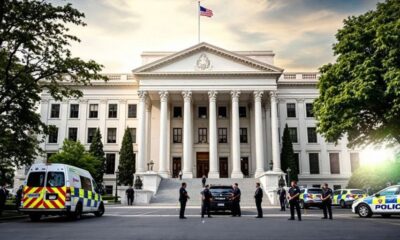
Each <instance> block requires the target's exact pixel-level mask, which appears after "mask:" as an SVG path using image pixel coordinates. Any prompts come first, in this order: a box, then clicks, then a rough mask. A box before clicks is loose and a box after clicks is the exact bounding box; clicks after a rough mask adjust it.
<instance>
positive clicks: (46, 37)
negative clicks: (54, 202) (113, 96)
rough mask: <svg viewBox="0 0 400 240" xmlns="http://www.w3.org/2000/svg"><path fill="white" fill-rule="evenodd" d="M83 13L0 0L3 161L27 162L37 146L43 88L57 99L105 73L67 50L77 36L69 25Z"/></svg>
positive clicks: (42, 129)
mask: <svg viewBox="0 0 400 240" xmlns="http://www.w3.org/2000/svg"><path fill="white" fill-rule="evenodd" d="M83 18H84V14H83V13H81V12H79V11H78V10H76V9H74V8H73V7H72V6H71V4H66V5H62V6H54V5H52V4H51V3H49V2H48V1H41V0H29V1H28V0H0V160H1V161H3V162H7V165H10V166H15V167H19V166H21V165H25V164H26V165H30V164H31V163H32V161H33V160H34V159H35V158H36V157H37V155H38V154H40V152H41V151H40V150H41V149H40V147H39V143H40V142H41V141H43V139H42V138H38V136H43V135H44V134H46V133H47V132H48V128H47V126H46V125H45V124H44V123H43V122H41V120H40V116H39V114H38V113H37V106H38V105H39V101H40V94H41V93H42V92H43V91H47V92H48V93H49V94H50V95H51V96H52V97H53V98H54V99H56V100H61V99H62V98H63V97H80V96H81V95H82V93H81V92H80V91H79V90H78V89H76V88H73V87H71V85H87V84H90V80H92V79H93V80H95V79H96V80H97V79H104V77H102V76H100V75H99V71H100V70H101V68H102V66H101V65H99V64H97V63H96V62H94V61H83V60H81V59H80V58H77V57H73V56H72V54H71V51H70V44H71V43H72V42H79V39H78V38H77V37H76V36H73V35H71V34H70V33H69V29H68V27H67V25H69V26H72V25H76V26H85V23H84V22H83V20H82V19H83ZM67 82H68V83H69V84H66V83H67Z"/></svg>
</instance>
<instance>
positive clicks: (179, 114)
mask: <svg viewBox="0 0 400 240" xmlns="http://www.w3.org/2000/svg"><path fill="white" fill-rule="evenodd" d="M174 118H182V107H174Z"/></svg>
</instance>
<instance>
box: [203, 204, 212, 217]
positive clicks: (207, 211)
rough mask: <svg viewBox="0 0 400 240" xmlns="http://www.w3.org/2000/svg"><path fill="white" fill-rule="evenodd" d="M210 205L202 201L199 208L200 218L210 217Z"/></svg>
mask: <svg viewBox="0 0 400 240" xmlns="http://www.w3.org/2000/svg"><path fill="white" fill-rule="evenodd" d="M210 205H211V203H210V202H207V201H203V205H202V208H201V217H204V214H207V216H209V217H210V207H211V206H210Z"/></svg>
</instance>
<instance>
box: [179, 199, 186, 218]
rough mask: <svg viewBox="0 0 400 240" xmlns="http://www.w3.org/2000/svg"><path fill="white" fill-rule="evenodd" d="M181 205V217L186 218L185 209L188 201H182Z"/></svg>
mask: <svg viewBox="0 0 400 240" xmlns="http://www.w3.org/2000/svg"><path fill="white" fill-rule="evenodd" d="M180 203H181V210H180V211H179V217H180V218H183V217H185V208H186V201H180Z"/></svg>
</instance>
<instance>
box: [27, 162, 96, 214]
mask: <svg viewBox="0 0 400 240" xmlns="http://www.w3.org/2000/svg"><path fill="white" fill-rule="evenodd" d="M100 194H101V190H100V189H99V188H98V187H97V185H96V182H95V181H94V180H93V178H92V176H91V175H90V173H89V172H88V171H86V170H84V169H80V168H77V167H73V166H70V165H66V164H34V165H32V166H31V167H30V169H29V172H28V175H27V177H26V179H25V181H24V185H23V195H22V198H21V207H20V211H21V212H24V213H27V214H29V216H30V218H31V220H32V221H39V220H40V218H41V217H42V216H43V215H67V216H68V217H70V218H72V219H80V218H81V215H82V214H84V213H94V214H95V215H96V216H97V217H101V216H102V215H103V214H104V204H103V201H102V199H101V195H100Z"/></svg>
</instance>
